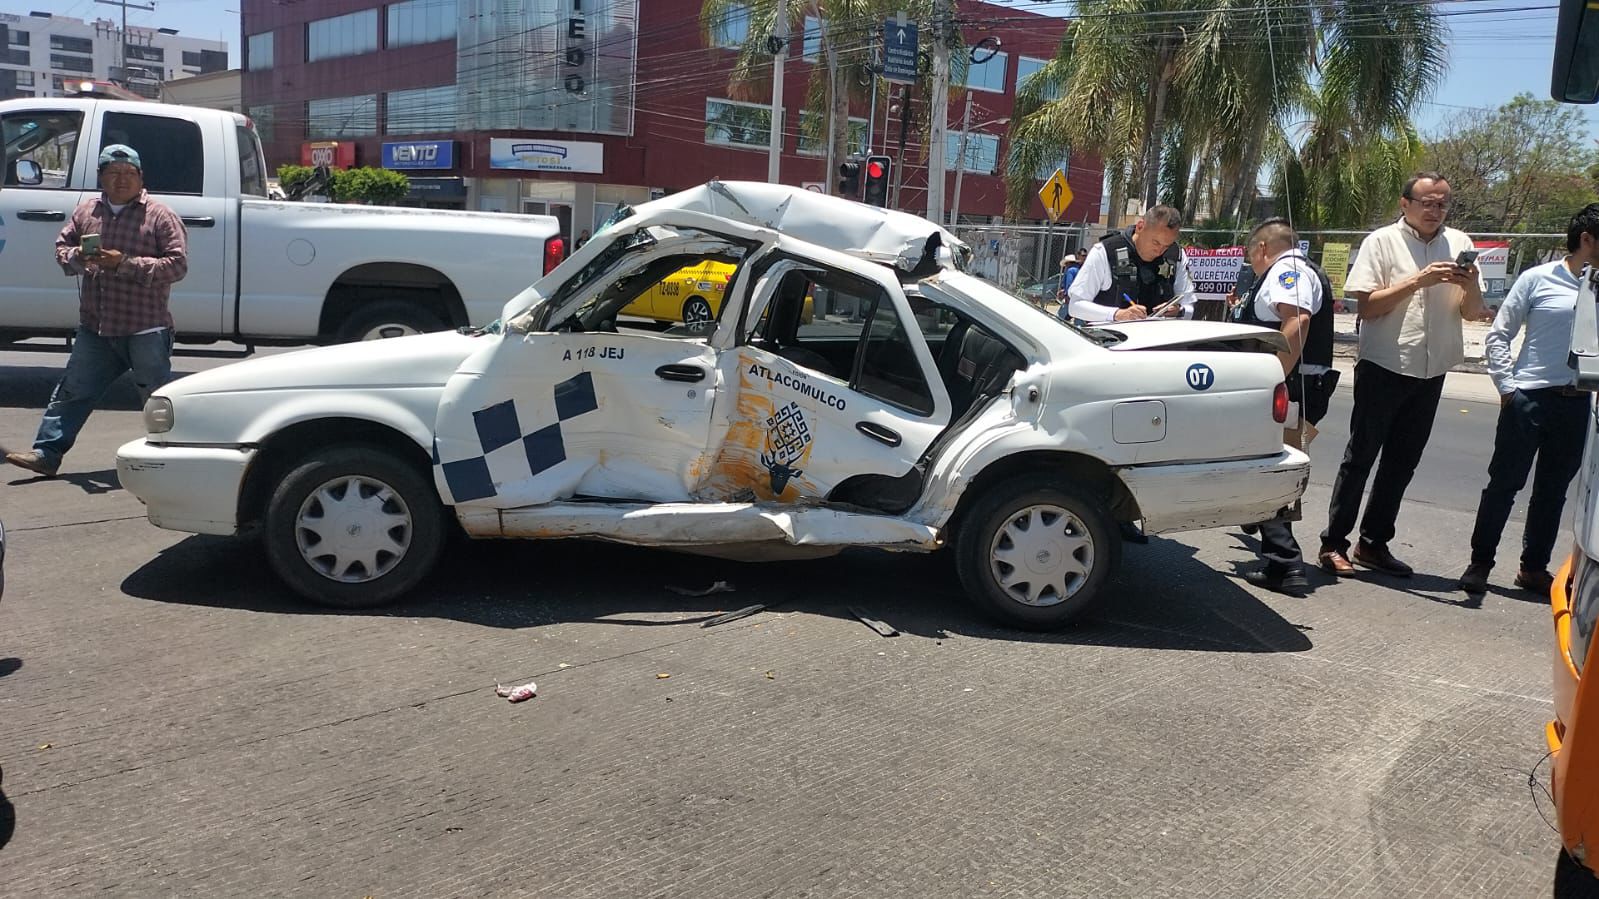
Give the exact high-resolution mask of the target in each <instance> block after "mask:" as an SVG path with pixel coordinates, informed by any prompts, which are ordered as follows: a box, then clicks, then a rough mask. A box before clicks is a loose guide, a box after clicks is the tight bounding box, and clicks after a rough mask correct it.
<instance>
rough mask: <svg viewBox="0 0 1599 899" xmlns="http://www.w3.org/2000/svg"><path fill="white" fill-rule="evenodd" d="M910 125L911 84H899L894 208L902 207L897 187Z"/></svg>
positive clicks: (885, 133) (885, 135) (885, 142)
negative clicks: (897, 150)
mask: <svg viewBox="0 0 1599 899" xmlns="http://www.w3.org/2000/svg"><path fill="white" fill-rule="evenodd" d="M910 127H911V86H910V85H908V84H902V85H900V86H899V161H898V162H897V163H896V164H895V165H894V201H893V204H892V205H893V207H894V208H895V209H904V208H905V207H904V206H902V205H900V202H899V187H900V184H901V182H902V181H903V179H904V177H905V169H906V168H908V166H906V164H905V132H906V131H908V130H910ZM883 145H884V146H885V147H886V146H887V145H888V122H887V121H885V122H883Z"/></svg>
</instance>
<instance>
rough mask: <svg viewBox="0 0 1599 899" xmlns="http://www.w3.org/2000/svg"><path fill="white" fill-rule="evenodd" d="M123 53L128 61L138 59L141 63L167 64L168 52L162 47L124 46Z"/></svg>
mask: <svg viewBox="0 0 1599 899" xmlns="http://www.w3.org/2000/svg"><path fill="white" fill-rule="evenodd" d="M122 52H123V53H124V54H126V56H127V58H128V59H137V60H139V61H140V62H166V61H167V51H166V50H164V49H162V48H160V47H145V46H143V45H140V44H123V45H122Z"/></svg>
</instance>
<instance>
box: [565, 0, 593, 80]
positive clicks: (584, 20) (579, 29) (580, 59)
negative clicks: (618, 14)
mask: <svg viewBox="0 0 1599 899" xmlns="http://www.w3.org/2000/svg"><path fill="white" fill-rule="evenodd" d="M588 25H589V22H588V17H587V16H585V15H584V14H583V0H572V15H571V16H569V17H567V20H566V65H567V68H570V69H581V68H582V67H583V63H585V62H587V61H588V51H586V50H584V49H583V44H584V40H585V38H586V37H587V33H588ZM565 83H566V90H567V92H568V93H573V94H581V93H583V89H584V88H585V87H587V85H586V84H585V83H584V81H583V76H582V75H581V74H579V73H578V72H575V71H574V72H568V73H566V82H565Z"/></svg>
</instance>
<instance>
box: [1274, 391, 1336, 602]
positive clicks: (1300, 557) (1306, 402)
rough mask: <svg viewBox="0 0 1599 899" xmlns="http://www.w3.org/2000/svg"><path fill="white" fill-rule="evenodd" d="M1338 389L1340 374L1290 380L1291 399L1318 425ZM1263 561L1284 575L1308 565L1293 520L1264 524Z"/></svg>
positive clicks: (1301, 411) (1275, 571) (1289, 394)
mask: <svg viewBox="0 0 1599 899" xmlns="http://www.w3.org/2000/svg"><path fill="white" fill-rule="evenodd" d="M1337 386H1338V372H1337V371H1328V372H1325V373H1323V374H1320V375H1304V376H1301V375H1298V374H1297V373H1296V374H1295V375H1292V376H1290V377H1289V379H1288V398H1289V399H1291V400H1293V401H1294V402H1296V403H1298V404H1299V410H1300V414H1301V415H1303V416H1304V417H1305V421H1307V422H1309V423H1311V424H1316V423H1317V422H1319V421H1321V419H1322V417H1323V416H1325V415H1326V414H1327V406H1328V404H1329V403H1331V402H1332V394H1333V391H1334V390H1335V389H1336V388H1337ZM1259 552H1260V558H1261V559H1262V560H1264V561H1265V563H1266V572H1267V573H1268V574H1273V575H1283V574H1287V573H1288V572H1290V571H1296V570H1298V569H1299V567H1300V565H1301V564H1303V563H1304V560H1305V556H1304V553H1303V552H1301V551H1300V549H1299V541H1298V540H1296V539H1294V525H1293V522H1291V521H1268V522H1265V523H1263V524H1261V525H1260V551H1259Z"/></svg>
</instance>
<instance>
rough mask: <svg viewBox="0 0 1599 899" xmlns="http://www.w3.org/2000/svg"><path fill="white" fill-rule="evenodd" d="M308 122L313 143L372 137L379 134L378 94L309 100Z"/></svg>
mask: <svg viewBox="0 0 1599 899" xmlns="http://www.w3.org/2000/svg"><path fill="white" fill-rule="evenodd" d="M305 120H306V121H305V136H306V137H308V138H310V139H311V140H319V139H325V138H337V137H370V136H371V135H374V134H377V133H378V95H377V94H364V95H361V96H358V97H329V98H327V99H325V100H307V101H306V103H305Z"/></svg>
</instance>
